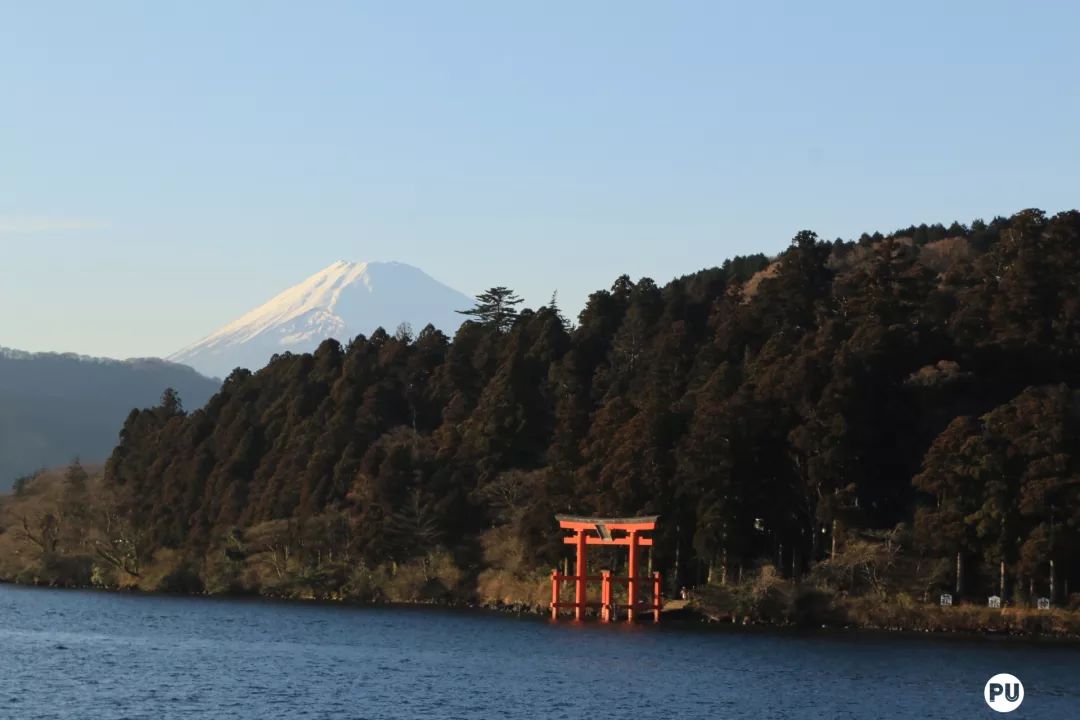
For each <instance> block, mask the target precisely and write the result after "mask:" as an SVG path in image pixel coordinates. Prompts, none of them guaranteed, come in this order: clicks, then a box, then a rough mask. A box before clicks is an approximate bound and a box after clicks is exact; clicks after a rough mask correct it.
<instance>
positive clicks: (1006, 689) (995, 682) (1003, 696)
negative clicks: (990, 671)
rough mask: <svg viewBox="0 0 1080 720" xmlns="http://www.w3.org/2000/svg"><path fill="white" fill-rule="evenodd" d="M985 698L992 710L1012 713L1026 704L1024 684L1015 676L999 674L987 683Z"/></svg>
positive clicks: (984, 689)
mask: <svg viewBox="0 0 1080 720" xmlns="http://www.w3.org/2000/svg"><path fill="white" fill-rule="evenodd" d="M983 698H984V699H985V700H986V704H987V705H989V706H990V709H991V710H996V711H997V712H1001V713H1007V712H1012V711H1013V710H1015V709H1016V708H1018V707H1020V703H1022V702H1024V684H1023V683H1022V682H1020V678H1018V677H1016V676H1015V675H1010V674H1009V673H998V674H997V675H995V676H994V677H992V678H990V679H989V680H987V681H986V687H984V688H983Z"/></svg>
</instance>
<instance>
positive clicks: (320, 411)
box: [30, 210, 1080, 605]
mask: <svg viewBox="0 0 1080 720" xmlns="http://www.w3.org/2000/svg"><path fill="white" fill-rule="evenodd" d="M518 305H519V301H518V300H517V298H516V297H515V296H514V295H513V293H512V292H511V291H510V290H508V289H506V288H501V287H496V288H492V290H490V291H489V292H488V293H485V294H484V295H482V296H481V297H480V298H478V301H477V306H476V308H473V309H472V310H471V311H470V313H469V319H468V321H466V322H465V323H464V324H463V325H462V326H461V328H460V329H459V330H458V332H457V333H456V335H455V336H454V337H453V338H450V337H446V336H444V335H443V334H442V333H440V332H438V331H436V330H434V329H432V328H431V327H427V328H424V329H422V330H420V331H419V332H417V333H415V334H414V333H413V332H412V331H411V329H409V328H407V327H402V328H398V329H397V331H396V332H394V334H390V333H388V332H384V331H382V330H379V331H376V332H375V333H373V334H372V335H371V336H370V337H364V336H359V337H356V338H353V339H351V340H348V342H347V343H345V344H342V343H339V342H336V341H327V342H324V343H323V344H322V345H321V346H320V347H319V348H318V350H317V351H315V352H314V353H313V354H304V355H290V354H284V355H280V356H275V357H273V358H271V359H270V362H269V364H268V365H267V366H266V367H265V368H263V369H261V370H259V371H257V372H249V371H248V370H243V369H237V370H236V371H234V372H233V373H232V374H231V375H230V376H229V377H228V378H227V379H226V380H225V382H224V385H223V387H222V388H221V390H220V392H219V393H218V394H217V395H215V396H214V397H213V398H212V399H211V400H210V401H209V403H208V404H207V405H206V406H205V407H204V408H202V409H199V410H195V411H193V412H184V410H183V409H182V406H181V402H180V399H179V398H178V397H176V396H175V394H173V393H167V394H166V396H165V397H164V398H163V401H162V403H161V404H160V405H159V406H158V407H153V408H149V409H145V410H136V411H133V412H132V413H131V415H130V416H129V417H128V419H127V421H126V423H125V424H124V426H123V430H122V432H121V433H120V440H119V445H118V446H117V448H116V450H115V451H114V452H113V454H112V457H111V458H110V459H109V461H108V464H107V466H106V467H105V470H104V477H103V479H102V480H101V492H102V493H107V494H108V495H109V497H111V498H113V500H112V501H111V505H110V507H111V508H112V514H111V515H110V518H111V520H110V522H111V523H112V525H111V527H112V530H111V531H110V532H112V533H113V536H112V537H111V538H107V541H108V542H109V543H110V546H112V547H114V548H120V549H121V550H122V554H125V558H126V560H125V562H127V563H128V564H129V567H127V568H126V571H131V572H137V571H138V568H140V567H143V566H145V565H146V564H147V563H149V562H151V560H152V559H153V558H156V557H161V556H162V555H161V554H162V553H166V554H167V555H168V557H170V558H172V559H173V562H174V566H177V567H181V568H182V569H183V571H184V572H186V573H187V577H188V579H189V581H190V583H193V584H196V585H198V586H199V587H202V586H204V585H205V586H206V587H208V588H211V589H214V588H216V589H231V590H259V589H265V586H266V585H267V584H271V583H272V582H278V583H281V584H282V586H284V584H285V583H292V584H293V586H296V584H300V585H302V586H303V587H305V588H307V589H308V590H307V591H308V592H310V593H311V594H314V595H323V596H334V595H340V594H352V595H355V596H365V595H370V596H376V595H378V593H379V592H382V590H380V588H382V587H384V586H385V585H386V583H387V582H389V581H388V580H387V578H390V577H392V576H395V575H397V574H399V573H406V574H407V573H408V572H415V573H417V574H418V576H419V577H420V579H421V581H422V582H421V584H422V585H424V586H425V587H427V589H426V590H421V591H417V592H420V593H421V594H422V593H424V592H435V593H437V592H441V591H444V590H445V591H455V592H459V593H460V592H461V588H462V587H467V588H468V589H469V590H468V592H470V593H472V594H473V595H475V594H476V593H477V592H478V591H477V589H476V588H477V587H478V585H477V582H479V587H480V590H479V592H480V594H482V595H485V596H500V595H501V596H506V597H507V598H508V599H509V598H512V597H513V596H514V595H515V592H514V591H513V590H512V589H507V588H512V583H513V582H520V583H522V587H527V588H529V589H530V590H528V591H527V592H526V591H523V592H519V593H517V594H518V595H526V596H527V597H526V598H523V599H525V600H531V599H532V598H533V597H539V598H542V597H543V594H542V593H543V573H544V572H545V571H547V570H548V569H549V568H551V567H554V566H555V565H556V564H557V563H559V562H561V560H560V558H561V557H562V553H563V549H562V546H561V545H560V544H559V542H558V533H557V530H556V528H555V524H554V522H553V518H552V516H553V514H554V513H556V512H574V513H582V514H584V513H597V514H611V515H634V514H654V513H655V514H659V515H660V516H661V525H660V529H659V530H658V532H657V545H656V546H655V547H654V548H653V552H652V559H651V561H652V563H653V566H654V567H655V568H656V569H659V570H661V571H663V572H664V574H665V577H666V578H667V583H668V587H669V591H670V592H674V591H676V590H677V589H678V588H681V587H684V586H687V587H694V586H699V587H702V588H705V587H710V586H712V587H716V586H720V587H722V586H724V585H727V584H735V583H738V582H740V581H741V580H742V579H743V576H744V574H747V576H749V575H750V574H757V575H760V574H761V572H762V568H768V575H769V577H774V578H781V579H786V580H788V581H792V580H797V581H810V580H813V581H815V582H819V584H829V583H832V586H833V587H838V588H841V589H842V591H843V592H845V593H849V592H850V593H859V592H869V593H879V594H881V595H886V594H887V595H889V596H892V595H894V594H897V593H903V594H904V595H905V596H910V597H912V598H916V599H917V600H918V601H928V602H936V599H937V594H938V593H940V592H945V591H948V592H952V593H956V594H957V595H958V598H957V600H958V601H959V600H960V599H962V598H967V597H970V598H972V599H973V600H975V601H977V602H981V603H983V604H985V597H986V596H987V595H989V594H1001V595H1002V596H1003V597H1005V598H1006V603H1007V604H1016V605H1022V604H1026V603H1030V602H1031V599H1032V598H1033V597H1034V596H1043V595H1046V596H1049V595H1051V594H1052V595H1053V597H1054V601H1055V604H1063V603H1065V602H1067V601H1068V595H1069V593H1070V589H1069V587H1068V583H1069V581H1070V580H1071V581H1072V582H1073V587H1072V590H1075V591H1080V579H1078V578H1080V553H1078V552H1077V549H1078V541H1080V452H1078V450H1080V443H1078V439H1080V362H1078V360H1080V212H1076V211H1072V212H1065V213H1061V214H1059V215H1056V216H1054V217H1047V216H1045V214H1044V213H1042V212H1040V211H1038V210H1026V211H1023V212H1021V213H1018V214H1016V215H1014V216H1012V217H1011V218H997V219H995V220H993V221H992V222H989V223H985V222H982V221H976V222H973V223H972V224H971V225H970V226H965V225H962V224H959V223H954V224H953V225H952V226H950V227H944V226H941V225H933V226H927V225H920V226H913V227H910V228H906V229H903V230H899V231H897V232H895V233H892V234H889V235H882V234H877V233H875V234H874V235H864V236H863V237H861V238H860V239H858V240H857V241H854V242H844V241H840V240H836V241H834V242H829V241H824V240H822V239H820V238H818V237H817V236H816V235H815V234H814V233H812V232H805V231H804V232H800V233H799V234H798V235H796V236H795V238H794V240H793V241H792V242H791V245H790V247H789V248H788V249H787V250H786V251H785V252H783V253H782V254H781V255H779V256H778V257H776V258H768V257H765V256H764V255H754V256H749V257H739V258H735V259H733V260H729V261H726V262H724V264H723V265H721V266H720V267H717V268H712V269H707V270H702V271H700V272H697V273H694V274H692V275H687V276H684V277H681V278H678V279H676V280H673V281H671V282H669V283H667V284H666V285H663V286H660V285H657V284H656V283H655V282H654V281H653V280H651V279H648V278H642V279H639V280H632V279H631V278H629V277H626V276H623V277H620V278H618V279H616V280H615V282H614V284H613V285H612V286H611V288H610V289H609V290H601V291H598V292H595V293H593V294H592V295H591V296H590V298H589V300H588V303H587V305H586V307H585V308H584V310H583V311H582V312H581V314H580V316H579V317H578V318H577V321H576V323H572V322H570V321H569V320H568V319H567V318H566V317H564V316H563V315H562V314H561V312H560V310H559V308H558V307H557V303H556V302H555V299H554V298H553V299H552V302H551V303H550V304H548V305H547V306H544V307H540V308H538V309H535V310H530V309H519V307H518ZM30 527H31V528H32V527H33V525H32V523H31V526H30ZM117 528H123V530H122V532H121V536H117V533H118V532H120V531H119V530H117ZM107 534H108V533H106V535H107ZM118 539H119V542H117V540H118ZM254 557H259V558H262V560H261V561H260V562H262V565H260V567H261V570H259V571H258V573H254V571H253V570H252V566H251V560H252V558H254ZM603 561H605V559H604V558H603V557H602V556H598V562H603ZM113 564H114V566H115V565H116V563H113ZM118 567H119V566H118ZM410 568H411V570H410ZM176 572H180V571H179V570H178V571H175V572H174V575H175V574H176ZM253 573H254V574H253ZM478 578H479V581H478V580H477V579H478ZM380 583H382V584H380ZM485 583H487V585H485ZM256 585H260V587H254V586H256ZM432 586H435V587H437V588H438V590H437V591H433V590H431V587H432ZM485 588H488V589H485ZM535 588H540V590H541V592H540V593H538V594H536V595H533V594H530V593H531V592H532V589H535ZM538 602H539V601H538Z"/></svg>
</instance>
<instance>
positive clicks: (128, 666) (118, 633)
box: [0, 586, 1080, 720]
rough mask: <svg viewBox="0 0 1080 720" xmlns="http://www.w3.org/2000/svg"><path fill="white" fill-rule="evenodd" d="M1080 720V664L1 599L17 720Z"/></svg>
mask: <svg viewBox="0 0 1080 720" xmlns="http://www.w3.org/2000/svg"><path fill="white" fill-rule="evenodd" d="M998 672H1009V673H1012V674H1014V675H1017V676H1018V677H1019V678H1020V679H1021V680H1022V681H1023V683H1024V688H1025V693H1026V695H1025V700H1024V703H1023V705H1022V706H1021V707H1020V709H1019V710H1017V711H1016V712H1014V713H1012V714H1010V715H1009V716H1007V717H1011V718H1060V719H1062V720H1065V719H1069V718H1080V649H1077V648H1076V647H1075V646H1074V647H1069V646H1063V645H1054V644H1032V643H1021V642H1015V641H979V640H976V641H966V640H956V639H949V640H934V639H928V638H905V637H882V636H880V635H878V636H858V635H855V634H843V635H824V634H820V635H785V634H779V633H745V632H715V631H712V632H710V631H702V630H698V629H689V628H677V627H675V626H674V625H669V626H666V627H659V628H656V627H651V626H639V627H632V628H627V627H623V626H606V627H603V626H598V625H588V626H574V625H572V624H570V623H563V624H559V625H552V624H550V623H548V622H546V621H541V620H533V619H519V618H511V617H504V616H500V615H492V614H486V613H469V612H448V611H436V610H431V611H429V610H414V609H391V608H382V609H366V608H349V607H341V606H325V605H313V604H284V603H270V602H256V601H251V602H248V601H237V600H209V599H201V598H174V597H148V596H127V595H113V594H107V593H93V592H70V591H51V590H35V589H26V588H16V587H10V586H0V717H2V718H19V719H20V720H23V719H25V720H29V719H31V718H88V719H92V720H113V719H120V718H124V719H134V718H485V719H487V718H490V719H492V720H495V719H497V718H529V719H530V720H531V719H532V718H598V719H605V718H620V719H622V718H630V717H634V718H650V719H657V720H659V719H663V718H684V719H688V718H859V719H860V720H861V719H863V718H874V719H882V718H950V720H953V719H955V718H980V717H1001V716H999V715H997V714H996V713H994V712H992V711H991V710H990V709H989V708H987V707H986V706H985V704H984V703H983V699H982V689H983V685H984V683H985V682H986V680H987V679H988V678H989V677H990V676H991V675H993V674H995V673H998Z"/></svg>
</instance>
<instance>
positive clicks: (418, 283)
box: [167, 260, 473, 378]
mask: <svg viewBox="0 0 1080 720" xmlns="http://www.w3.org/2000/svg"><path fill="white" fill-rule="evenodd" d="M472 304H473V299H472V298H470V297H469V296H467V295H465V294H464V293H460V292H458V291H457V290H454V289H453V288H450V287H448V286H446V285H444V284H442V283H440V282H439V281H437V280H435V279H434V278H432V277H431V276H430V275H428V274H427V273H425V272H424V271H422V270H420V269H419V268H416V267H413V266H412V265H407V264H405V263H399V262H346V261H344V260H341V261H338V262H335V263H334V264H332V265H330V266H328V267H325V268H323V269H322V270H320V271H319V272H317V273H315V274H314V275H312V276H310V277H309V278H307V279H306V280H304V281H302V282H300V283H299V284H297V285H294V286H292V287H290V288H288V289H287V290H285V291H284V292H282V293H280V294H278V295H276V296H275V297H273V298H271V299H270V300H269V301H267V302H265V303H263V304H262V305H260V306H258V307H256V308H255V309H253V310H251V311H250V312H248V313H245V314H244V315H242V316H240V317H239V318H237V319H236V320H234V321H232V322H230V323H228V324H226V325H224V326H222V327H221V328H219V329H218V330H216V331H214V332H213V333H211V334H210V335H207V336H206V337H205V338H203V339H201V340H199V341H197V342H195V343H192V344H191V345H188V346H187V347H185V348H182V349H181V350H178V351H177V352H175V353H173V354H172V355H169V356H168V358H167V359H168V360H171V361H174V362H179V363H184V364H187V365H190V366H192V367H194V368H195V369H196V370H198V371H200V372H202V373H205V374H207V375H213V376H216V377H221V378H224V377H225V376H227V375H228V374H229V373H230V372H231V371H232V370H233V369H234V368H236V367H246V368H249V369H252V370H257V369H259V368H261V367H262V366H264V365H265V364H266V362H267V361H268V360H269V359H270V357H271V356H272V355H274V354H275V353H281V352H285V351H289V352H310V351H312V350H314V349H315V348H316V347H318V345H319V343H320V342H322V341H323V340H325V339H327V338H331V337H332V338H337V339H338V340H340V341H342V342H346V341H348V340H349V339H351V338H352V337H354V336H356V335H359V334H361V333H363V334H370V333H371V332H372V331H374V330H375V329H376V328H378V327H382V328H384V329H386V330H387V331H388V332H393V330H394V329H395V328H396V327H397V326H398V325H400V324H401V323H409V324H410V325H412V326H413V329H414V330H415V331H417V332H418V331H419V330H420V329H421V328H423V327H424V326H425V325H428V324H429V323H430V324H432V325H434V326H435V327H437V328H439V329H440V330H443V331H444V332H447V333H452V332H453V331H455V330H456V329H457V328H458V326H459V325H460V324H461V322H462V320H463V318H462V316H460V315H458V314H457V313H456V312H455V311H456V310H462V309H465V308H467V307H471V306H472Z"/></svg>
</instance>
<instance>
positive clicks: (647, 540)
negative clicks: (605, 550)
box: [551, 515, 661, 622]
mask: <svg viewBox="0 0 1080 720" xmlns="http://www.w3.org/2000/svg"><path fill="white" fill-rule="evenodd" d="M657 518H659V515H649V516H645V517H633V518H598V517H580V516H577V515H556V516H555V519H556V520H557V521H558V522H559V527H560V528H562V529H563V530H571V531H573V533H574V534H573V535H572V536H567V537H564V538H563V543H564V544H565V545H574V546H575V547H576V548H577V564H576V565H575V566H574V573H575V574H574V575H560V574H559V571H558V570H552V571H551V617H552V619H557V618H558V617H559V609H560V608H571V607H572V608H574V619H576V620H581V619H582V618H583V617H584V616H585V608H589V607H595V608H599V609H600V620H601V621H603V622H611V621H612V620H614V619H615V616H616V615H617V614H618V611H619V610H621V609H625V610H626V621H627V622H634V614H635V611H637V610H645V611H652V614H653V621H654V622H660V609H661V599H660V573H658V572H654V573H653V574H652V577H651V578H648V577H644V578H643V577H638V572H637V571H638V548H639V547H649V546H651V545H652V544H653V541H652V538H651V537H641V533H645V532H649V531H652V530H655V529H656V520H657ZM613 533H618V536H617V537H616V536H615V535H613ZM589 545H626V546H627V547H628V548H629V555H630V557H629V561H628V563H627V568H628V573H627V577H612V575H611V571H610V570H603V571H601V573H600V575H595V576H590V575H588V574H587V573H588V569H587V559H588V546H589ZM642 580H644V581H646V582H649V581H650V580H651V581H652V586H653V596H652V603H650V604H647V605H643V604H639V602H638V596H639V593H638V583H640V582H641V581H642ZM597 581H599V582H600V586H601V591H600V602H598V603H597V602H589V600H588V598H587V597H586V595H587V593H586V586H587V584H588V583H589V582H597ZM565 582H573V583H574V602H572V603H567V602H560V600H559V589H560V587H561V585H562V583H565ZM612 582H618V583H626V586H627V589H626V596H627V597H626V599H627V603H626V605H616V604H614V603H613V601H612V593H611V583H612Z"/></svg>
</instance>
